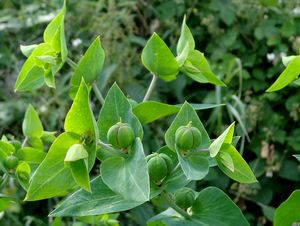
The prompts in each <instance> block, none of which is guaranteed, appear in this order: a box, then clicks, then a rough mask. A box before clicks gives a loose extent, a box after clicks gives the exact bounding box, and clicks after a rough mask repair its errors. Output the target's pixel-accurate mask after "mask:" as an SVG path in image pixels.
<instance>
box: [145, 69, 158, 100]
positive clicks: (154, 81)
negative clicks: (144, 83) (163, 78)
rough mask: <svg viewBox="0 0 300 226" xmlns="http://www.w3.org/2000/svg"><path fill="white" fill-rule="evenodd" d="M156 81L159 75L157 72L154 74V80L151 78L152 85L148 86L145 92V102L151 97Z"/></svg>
mask: <svg viewBox="0 0 300 226" xmlns="http://www.w3.org/2000/svg"><path fill="white" fill-rule="evenodd" d="M156 81H157V76H156V75H155V74H152V80H151V83H150V85H149V87H148V90H147V92H146V94H145V97H144V99H143V102H145V101H147V100H148V99H149V97H150V95H151V93H152V91H153V89H154V87H155V83H156Z"/></svg>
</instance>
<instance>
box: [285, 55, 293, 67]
mask: <svg viewBox="0 0 300 226" xmlns="http://www.w3.org/2000/svg"><path fill="white" fill-rule="evenodd" d="M295 57H296V56H283V57H282V63H283V65H284V66H286V67H287V66H288V64H289V63H290V62H291V61H293V60H294V59H295Z"/></svg>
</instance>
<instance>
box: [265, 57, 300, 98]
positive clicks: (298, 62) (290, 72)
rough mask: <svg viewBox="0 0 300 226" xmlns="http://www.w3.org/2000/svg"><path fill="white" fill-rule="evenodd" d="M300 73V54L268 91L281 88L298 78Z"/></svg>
mask: <svg viewBox="0 0 300 226" xmlns="http://www.w3.org/2000/svg"><path fill="white" fill-rule="evenodd" d="M299 74H300V55H299V56H296V57H295V58H294V59H292V60H291V61H290V63H289V64H288V65H287V67H286V68H285V69H284V71H283V72H282V73H281V74H280V75H279V77H278V78H277V80H276V81H275V82H274V83H273V84H272V85H271V87H269V88H268V89H267V90H266V92H274V91H277V90H280V89H282V88H284V87H285V86H287V85H288V84H290V83H291V82H292V81H294V80H295V79H296V78H298V76H299Z"/></svg>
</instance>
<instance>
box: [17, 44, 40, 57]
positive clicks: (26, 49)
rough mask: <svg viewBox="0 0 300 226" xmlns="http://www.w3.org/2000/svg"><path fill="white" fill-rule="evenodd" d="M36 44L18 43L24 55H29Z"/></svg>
mask: <svg viewBox="0 0 300 226" xmlns="http://www.w3.org/2000/svg"><path fill="white" fill-rule="evenodd" d="M37 46H38V45H37V44H33V45H27V46H23V45H20V49H21V52H22V53H23V55H24V56H26V57H29V56H30V54H31V53H32V52H33V50H34V49H35V48H36V47H37Z"/></svg>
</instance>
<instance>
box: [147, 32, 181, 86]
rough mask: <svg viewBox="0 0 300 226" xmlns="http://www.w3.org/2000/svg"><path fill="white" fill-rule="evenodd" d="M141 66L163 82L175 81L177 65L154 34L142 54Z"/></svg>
mask: <svg viewBox="0 0 300 226" xmlns="http://www.w3.org/2000/svg"><path fill="white" fill-rule="evenodd" d="M142 63H143V65H144V66H145V67H146V68H147V69H148V70H149V71H150V72H152V73H153V74H155V75H156V76H158V77H159V78H161V79H163V80H165V81H167V82H168V81H172V80H174V79H176V75H177V74H178V72H179V65H178V63H177V61H176V59H175V57H174V55H173V54H172V52H171V50H170V49H169V47H168V46H167V45H166V43H165V42H164V41H163V40H162V39H161V38H160V37H159V36H158V35H157V34H156V33H155V32H154V33H153V35H152V36H151V37H150V39H149V40H148V41H147V44H146V46H145V48H144V49H143V52H142Z"/></svg>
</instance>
